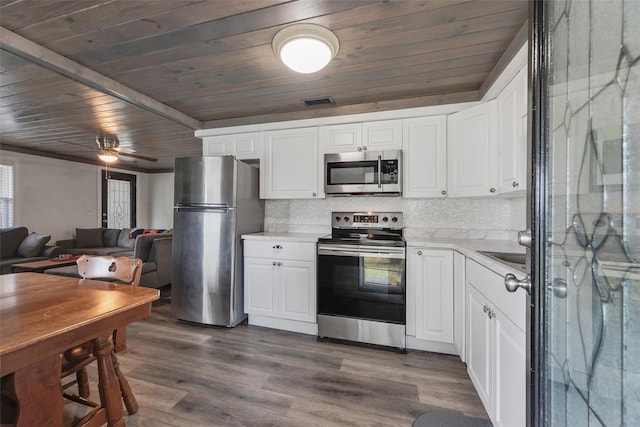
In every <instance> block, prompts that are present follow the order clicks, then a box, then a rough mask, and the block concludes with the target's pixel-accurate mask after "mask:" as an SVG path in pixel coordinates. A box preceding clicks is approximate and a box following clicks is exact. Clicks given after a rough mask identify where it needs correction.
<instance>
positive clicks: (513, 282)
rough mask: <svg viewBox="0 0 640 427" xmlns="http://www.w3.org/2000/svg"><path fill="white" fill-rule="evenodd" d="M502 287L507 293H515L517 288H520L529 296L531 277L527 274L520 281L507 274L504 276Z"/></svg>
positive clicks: (513, 275)
mask: <svg viewBox="0 0 640 427" xmlns="http://www.w3.org/2000/svg"><path fill="white" fill-rule="evenodd" d="M504 287H505V288H507V291H509V292H515V291H517V290H518V288H522V289H524V290H525V291H526V292H527V293H528V294H531V277H530V276H529V275H528V274H527V276H526V277H525V278H524V279H522V280H520V279H518V278H517V277H516V275H515V274H511V273H509V274H507V275H505V276H504Z"/></svg>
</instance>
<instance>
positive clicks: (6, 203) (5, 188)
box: [0, 165, 13, 228]
mask: <svg viewBox="0 0 640 427" xmlns="http://www.w3.org/2000/svg"><path fill="white" fill-rule="evenodd" d="M6 227H13V166H9V165H0V228H6Z"/></svg>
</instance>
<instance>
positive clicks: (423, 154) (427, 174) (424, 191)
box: [402, 116, 447, 197]
mask: <svg viewBox="0 0 640 427" xmlns="http://www.w3.org/2000/svg"><path fill="white" fill-rule="evenodd" d="M403 127H404V129H403V134H404V142H403V145H402V155H403V168H404V177H403V179H404V186H403V189H402V195H403V196H404V197H446V195H447V116H432V117H420V118H415V119H405V120H403Z"/></svg>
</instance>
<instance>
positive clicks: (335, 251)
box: [318, 245, 405, 259]
mask: <svg viewBox="0 0 640 427" xmlns="http://www.w3.org/2000/svg"><path fill="white" fill-rule="evenodd" d="M352 248H353V246H352V247H351V248H345V247H338V245H323V246H318V255H331V256H348V257H360V258H363V257H378V258H390V259H405V251H404V248H398V249H396V250H389V249H381V248H377V247H376V248H369V247H362V246H360V247H357V248H353V249H352Z"/></svg>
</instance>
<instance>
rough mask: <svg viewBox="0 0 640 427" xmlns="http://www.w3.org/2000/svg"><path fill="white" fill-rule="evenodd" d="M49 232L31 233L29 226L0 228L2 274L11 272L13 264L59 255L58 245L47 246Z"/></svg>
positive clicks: (0, 264)
mask: <svg viewBox="0 0 640 427" xmlns="http://www.w3.org/2000/svg"><path fill="white" fill-rule="evenodd" d="M50 239H51V236H50V235H49V234H37V233H31V234H29V230H28V229H27V227H11V228H1V229H0V274H7V273H11V266H12V265H14V264H19V263H22V262H31V261H40V260H44V259H47V258H53V257H57V256H58V255H59V254H60V253H61V251H60V248H59V247H58V246H47V242H48V241H49V240H50Z"/></svg>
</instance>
